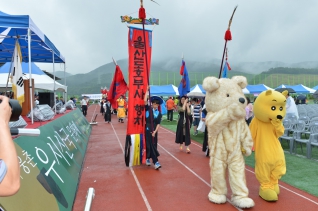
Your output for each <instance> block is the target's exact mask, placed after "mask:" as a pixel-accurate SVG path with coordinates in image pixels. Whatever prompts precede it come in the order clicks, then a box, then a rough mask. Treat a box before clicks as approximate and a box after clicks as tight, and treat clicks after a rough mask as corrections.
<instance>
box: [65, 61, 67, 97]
mask: <svg viewBox="0 0 318 211" xmlns="http://www.w3.org/2000/svg"><path fill="white" fill-rule="evenodd" d="M65 71H66V64H65V62H64V86H65V88H66V77H65ZM64 101H65V102H67V90H64Z"/></svg>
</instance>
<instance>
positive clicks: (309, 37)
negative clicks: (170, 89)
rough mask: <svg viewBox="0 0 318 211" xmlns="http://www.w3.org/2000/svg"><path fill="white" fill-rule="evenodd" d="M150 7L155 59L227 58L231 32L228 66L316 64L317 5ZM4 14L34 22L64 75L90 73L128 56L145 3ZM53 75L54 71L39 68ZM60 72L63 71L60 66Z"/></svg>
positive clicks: (11, 7)
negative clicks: (131, 21)
mask: <svg viewBox="0 0 318 211" xmlns="http://www.w3.org/2000/svg"><path fill="white" fill-rule="evenodd" d="M156 1H157V2H158V3H159V4H160V6H159V5H157V4H155V3H153V2H151V1H150V0H144V7H145V9H146V12H147V18H149V17H154V18H158V19H159V20H160V25H159V26H155V27H154V26H151V27H150V29H153V32H154V33H153V60H159V59H160V60H161V59H166V58H169V57H181V55H182V53H183V54H184V56H185V59H191V60H198V61H207V60H212V59H221V56H222V52H223V46H224V33H225V30H226V29H227V25H228V21H229V19H230V16H231V14H232V11H233V9H234V7H235V6H236V5H238V9H237V11H236V13H235V16H234V20H233V23H232V26H231V31H232V37H233V40H232V41H230V42H229V44H228V48H229V59H231V60H232V61H236V62H263V61H281V62H286V63H296V62H303V61H318V41H317V40H318V27H317V22H318V12H317V11H318V1H317V0H306V1H300V0H276V1H268V0H226V1H224V0H156ZM0 5H1V11H2V12H5V13H8V14H12V15H30V16H31V18H32V20H33V21H34V22H35V24H36V25H37V26H38V27H39V28H40V29H41V30H42V32H44V33H45V34H46V35H47V36H48V37H49V39H50V40H51V41H52V42H53V43H54V44H55V46H56V47H57V48H58V49H59V50H60V52H61V53H62V54H63V55H64V57H65V58H66V67H67V69H66V71H67V72H70V73H72V74H77V73H86V72H89V71H91V70H93V69H95V68H97V67H99V66H101V65H103V64H105V63H108V62H111V61H112V57H114V58H115V59H116V60H119V59H125V58H127V57H128V48H127V35H128V29H127V26H126V24H124V23H121V21H120V16H122V15H130V16H133V17H137V16H138V9H139V6H140V1H139V0H0ZM40 67H42V68H44V69H46V70H49V71H52V65H49V66H48V65H40ZM55 69H56V70H63V67H62V66H60V65H56V66H55Z"/></svg>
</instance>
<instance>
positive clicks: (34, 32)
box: [0, 11, 65, 63]
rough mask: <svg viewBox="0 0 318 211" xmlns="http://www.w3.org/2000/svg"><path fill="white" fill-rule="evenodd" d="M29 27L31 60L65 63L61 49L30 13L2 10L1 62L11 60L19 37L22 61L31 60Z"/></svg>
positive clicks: (0, 13)
mask: <svg viewBox="0 0 318 211" xmlns="http://www.w3.org/2000/svg"><path fill="white" fill-rule="evenodd" d="M28 29H30V30H31V61H32V62H45V63H53V58H52V52H51V50H53V51H54V54H55V55H54V57H55V58H54V62H55V63H64V62H65V59H64V57H63V56H62V55H61V53H60V51H59V50H58V49H57V48H56V47H55V46H54V44H53V43H52V42H51V41H50V40H49V39H48V37H47V36H46V35H45V34H44V33H43V32H41V30H40V29H39V28H38V27H37V26H36V25H35V24H34V22H33V21H32V19H31V18H30V16H29V15H8V14H6V13H3V12H1V11H0V33H1V35H0V62H2V63H4V62H11V61H12V55H13V51H14V46H15V41H16V39H17V38H18V39H19V44H20V46H21V53H22V61H23V62H29V55H28V36H27V34H28Z"/></svg>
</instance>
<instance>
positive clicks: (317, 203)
mask: <svg viewBox="0 0 318 211" xmlns="http://www.w3.org/2000/svg"><path fill="white" fill-rule="evenodd" d="M245 170H246V171H248V172H250V173H252V174H254V175H255V172H254V171H251V170H249V169H247V168H245ZM279 186H280V187H281V188H283V189H285V190H287V191H289V192H291V193H293V194H296V195H297V196H300V197H301V198H304V199H306V200H308V201H310V202H312V203H314V204H316V205H318V202H316V201H314V200H311V199H310V198H307V197H306V196H303V195H301V194H299V193H297V192H295V191H293V190H290V189H289V188H287V187H285V186H283V185H279Z"/></svg>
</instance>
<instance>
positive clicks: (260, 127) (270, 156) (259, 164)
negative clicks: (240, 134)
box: [250, 90, 288, 201]
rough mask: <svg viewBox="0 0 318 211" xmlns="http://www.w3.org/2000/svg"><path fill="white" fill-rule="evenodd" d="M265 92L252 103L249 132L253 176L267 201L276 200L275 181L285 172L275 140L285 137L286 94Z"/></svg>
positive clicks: (281, 155)
mask: <svg viewBox="0 0 318 211" xmlns="http://www.w3.org/2000/svg"><path fill="white" fill-rule="evenodd" d="M287 93H288V92H287V91H284V92H283V93H280V92H277V91H274V90H267V91H264V92H262V93H261V94H260V95H259V96H258V97H257V98H256V100H255V102H254V108H253V111H254V118H253V120H252V122H251V124H250V130H251V134H252V138H253V141H254V149H255V175H256V178H257V180H258V181H259V183H260V188H259V195H260V197H262V198H263V199H264V200H266V201H277V200H278V194H279V186H278V180H279V179H280V178H281V177H282V175H284V174H285V173H286V163H285V155H284V151H283V149H282V146H281V144H280V142H279V140H278V138H279V137H280V136H282V135H283V134H284V126H283V123H282V121H283V118H284V117H285V115H286V95H287Z"/></svg>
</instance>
